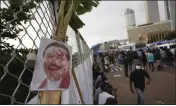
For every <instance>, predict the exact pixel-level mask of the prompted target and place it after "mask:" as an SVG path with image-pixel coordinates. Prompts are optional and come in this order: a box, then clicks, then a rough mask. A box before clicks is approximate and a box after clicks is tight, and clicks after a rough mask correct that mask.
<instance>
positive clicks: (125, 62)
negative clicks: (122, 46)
mask: <svg viewBox="0 0 176 106" xmlns="http://www.w3.org/2000/svg"><path fill="white" fill-rule="evenodd" d="M128 61H129V60H128V54H127V52H125V55H124V71H125V76H126V77H127V78H128V65H129V63H128Z"/></svg>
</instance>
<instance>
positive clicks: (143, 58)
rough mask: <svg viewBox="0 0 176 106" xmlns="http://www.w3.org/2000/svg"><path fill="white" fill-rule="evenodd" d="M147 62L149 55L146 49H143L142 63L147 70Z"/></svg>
mask: <svg viewBox="0 0 176 106" xmlns="http://www.w3.org/2000/svg"><path fill="white" fill-rule="evenodd" d="M146 64H147V56H146V54H145V52H144V51H142V65H143V67H144V69H145V70H146Z"/></svg>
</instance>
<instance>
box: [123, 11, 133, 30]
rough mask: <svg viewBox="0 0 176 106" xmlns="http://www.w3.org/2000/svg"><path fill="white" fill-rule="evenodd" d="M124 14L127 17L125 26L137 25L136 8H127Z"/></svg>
mask: <svg viewBox="0 0 176 106" xmlns="http://www.w3.org/2000/svg"><path fill="white" fill-rule="evenodd" d="M123 15H124V17H125V27H133V26H136V20H135V14H134V10H132V9H129V8H127V9H126V10H125V11H124V13H123Z"/></svg>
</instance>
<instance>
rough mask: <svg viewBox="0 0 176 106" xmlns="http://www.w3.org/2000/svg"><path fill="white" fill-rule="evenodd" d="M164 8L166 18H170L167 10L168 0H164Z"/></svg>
mask: <svg viewBox="0 0 176 106" xmlns="http://www.w3.org/2000/svg"><path fill="white" fill-rule="evenodd" d="M163 2H164V9H165V16H166V20H170V18H171V17H170V11H169V1H168V0H164V1H163Z"/></svg>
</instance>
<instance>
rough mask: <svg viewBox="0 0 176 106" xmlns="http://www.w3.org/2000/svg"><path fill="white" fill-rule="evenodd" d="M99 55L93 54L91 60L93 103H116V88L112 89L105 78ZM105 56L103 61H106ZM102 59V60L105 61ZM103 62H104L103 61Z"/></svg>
mask: <svg viewBox="0 0 176 106" xmlns="http://www.w3.org/2000/svg"><path fill="white" fill-rule="evenodd" d="M101 56H102V55H99V56H96V55H95V56H94V62H93V67H92V70H93V82H94V97H93V99H94V104H95V105H97V104H98V105H104V104H105V105H116V104H117V100H116V91H117V89H113V87H112V86H111V85H110V84H109V82H108V79H107V78H106V76H105V74H104V72H103V71H102V69H101V68H102V67H101V66H102V62H101V61H102V60H101ZM106 58H107V57H105V59H104V60H105V61H106ZM105 61H104V62H105ZM104 64H105V63H104Z"/></svg>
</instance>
